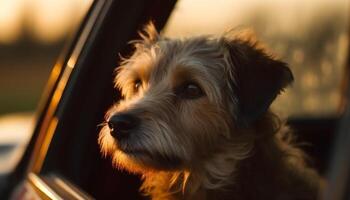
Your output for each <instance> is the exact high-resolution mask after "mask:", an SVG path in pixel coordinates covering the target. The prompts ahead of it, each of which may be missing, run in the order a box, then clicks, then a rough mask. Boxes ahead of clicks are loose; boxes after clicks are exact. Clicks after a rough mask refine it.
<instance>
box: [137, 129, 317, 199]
mask: <svg viewBox="0 0 350 200" xmlns="http://www.w3.org/2000/svg"><path fill="white" fill-rule="evenodd" d="M281 134H282V133H281ZM281 134H276V135H275V137H272V138H269V139H266V138H265V139H264V138H260V139H256V140H255V144H254V149H252V151H251V152H250V156H249V157H246V158H244V159H243V160H240V161H237V160H234V159H231V160H230V159H229V157H227V156H225V155H230V154H229V153H227V152H223V153H222V155H219V154H218V155H217V156H216V157H215V159H212V160H209V161H208V162H207V163H204V164H203V165H202V167H201V168H199V169H193V170H192V171H187V172H185V171H184V172H154V173H150V174H148V175H146V176H145V177H144V178H145V181H144V184H143V189H144V190H145V191H146V192H147V193H149V194H151V196H152V197H157V198H159V199H174V200H175V199H176V200H177V199H193V200H195V199H201V200H205V199H207V200H210V199H222V200H224V199H245V200H250V199H286V200H288V199H298V196H300V197H305V196H307V194H317V190H318V189H319V188H318V186H319V185H318V183H316V182H312V181H309V182H308V181H305V180H319V178H318V177H317V176H318V175H317V173H316V172H315V171H314V170H312V169H310V168H307V167H306V166H305V164H304V159H303V158H304V156H303V155H302V152H301V151H300V150H299V149H297V148H295V147H293V146H292V145H290V144H289V141H288V140H287V141H285V140H284V138H283V137H284V135H281ZM283 134H284V133H283ZM229 151H231V150H229ZM231 152H232V151H231ZM218 158H221V159H218ZM203 166H204V167H203ZM218 177H219V178H218ZM306 177H307V178H306ZM251 185H255V186H259V187H256V188H252V187H251ZM298 186H299V187H298ZM266 191H276V192H274V193H271V192H270V193H267V192H266ZM316 198H317V197H316V196H312V197H310V198H309V199H316ZM153 199H154V198H153Z"/></svg>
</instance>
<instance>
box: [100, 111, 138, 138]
mask: <svg viewBox="0 0 350 200" xmlns="http://www.w3.org/2000/svg"><path fill="white" fill-rule="evenodd" d="M107 123H108V127H109V129H110V133H111V135H112V136H113V137H114V138H115V139H117V140H121V139H123V138H126V137H128V136H129V135H130V133H131V132H132V131H133V130H135V129H136V128H137V127H138V125H139V123H140V120H139V119H138V118H137V117H135V116H133V115H131V114H116V115H113V116H112V117H111V118H110V119H109V120H108V122H107Z"/></svg>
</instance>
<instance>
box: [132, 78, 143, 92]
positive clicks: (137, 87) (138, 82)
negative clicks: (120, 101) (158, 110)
mask: <svg viewBox="0 0 350 200" xmlns="http://www.w3.org/2000/svg"><path fill="white" fill-rule="evenodd" d="M141 86H142V82H141V80H136V81H135V83H134V90H135V91H136V92H137V91H138V90H139V89H140V87H141Z"/></svg>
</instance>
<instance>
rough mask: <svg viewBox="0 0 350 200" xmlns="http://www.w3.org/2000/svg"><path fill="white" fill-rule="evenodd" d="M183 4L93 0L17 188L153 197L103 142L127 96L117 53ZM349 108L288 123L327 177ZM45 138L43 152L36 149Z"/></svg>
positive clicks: (126, 51)
mask: <svg viewBox="0 0 350 200" xmlns="http://www.w3.org/2000/svg"><path fill="white" fill-rule="evenodd" d="M176 6H177V5H176V1H162V0H152V1H147V0H141V1H140V0H120V1H94V2H93V4H92V6H91V8H90V11H89V12H88V14H87V16H86V18H85V20H84V21H83V23H82V25H81V28H80V29H79V30H78V31H77V33H76V35H75V36H74V37H73V38H72V39H71V41H70V44H71V46H67V47H66V49H65V51H64V53H63V54H62V56H61V58H60V60H59V61H58V63H61V64H60V67H59V70H58V71H59V72H60V73H58V75H56V76H55V77H52V79H50V80H52V81H51V84H50V85H49V86H48V89H47V90H46V99H44V101H43V103H42V104H41V107H40V111H39V113H41V114H40V115H39V116H38V124H37V127H36V129H35V131H34V135H33V137H32V140H31V141H30V143H29V145H28V148H27V151H26V152H25V154H24V156H23V159H22V161H21V163H20V164H19V165H18V167H17V169H16V171H15V173H14V175H13V181H12V186H16V184H18V182H19V180H21V179H22V178H23V177H26V176H27V175H28V173H33V174H36V175H37V176H38V177H39V178H40V179H41V180H42V181H44V182H45V183H46V184H47V185H48V186H49V187H50V188H53V190H54V191H55V192H56V193H57V194H58V195H59V196H61V197H62V198H64V199H75V198H76V197H75V196H74V194H73V193H72V192H69V191H68V189H67V187H63V186H62V184H64V185H66V186H68V187H69V188H71V189H73V190H74V191H75V193H77V194H78V195H80V196H82V197H84V198H87V199H90V198H91V199H111V198H114V199H148V197H145V196H144V195H142V194H141V193H140V192H139V186H140V183H141V182H140V178H141V177H139V176H138V175H134V174H130V173H127V172H125V171H120V170H117V169H115V168H113V167H112V165H111V160H110V158H108V157H107V158H104V157H102V156H101V153H100V149H99V146H98V144H97V137H98V133H99V130H100V128H101V127H100V126H99V124H101V122H103V120H104V115H105V111H106V110H107V109H108V108H109V107H110V106H111V105H112V104H113V103H115V102H117V101H118V99H119V98H120V94H119V91H118V90H117V89H115V88H113V79H114V75H115V68H116V67H117V65H118V62H119V61H120V57H118V55H122V56H123V57H128V55H130V54H131V52H132V50H133V49H132V46H131V45H128V41H131V40H134V39H137V38H139V36H138V33H137V32H138V30H140V29H142V27H143V25H144V24H146V23H147V22H148V21H150V20H152V21H153V22H154V23H155V26H156V28H157V29H158V30H164V29H163V28H164V27H167V26H168V24H167V23H170V22H169V21H168V20H170V19H171V20H173V19H172V18H170V19H169V17H171V15H172V11H173V9H174V8H176ZM167 30H169V28H168V27H167ZM167 30H165V31H167ZM347 34H349V32H347ZM169 35H171V34H170V33H169ZM72 63H73V64H72ZM349 63H350V62H349V56H348V55H347V60H346V66H344V69H343V72H341V74H342V77H341V82H342V85H343V86H342V87H341V88H340V89H339V90H338V92H339V94H340V95H341V97H340V98H339V99H340V100H341V101H343V102H345V103H346V102H347V101H348V98H347V96H346V91H347V89H348V86H347V80H348V78H349V70H348V67H349ZM62 88H63V89H62ZM58 91H60V93H59V92H58ZM58 93H59V94H60V95H58ZM57 96H59V97H57ZM57 98H58V100H57ZM287 98H288V97H287ZM55 101H56V102H57V103H56V104H55V103H52V102H55ZM300 101H301V100H300ZM345 110H346V109H344V108H342V107H341V106H339V109H337V110H336V112H333V113H331V114H328V115H314V116H302V115H301V116H296V115H294V116H292V117H289V118H288V119H287V124H288V125H289V126H290V127H291V128H292V130H293V132H294V133H295V135H296V136H297V137H296V138H297V141H298V142H300V146H301V147H302V149H303V150H305V151H306V152H307V154H308V155H309V156H310V164H311V165H312V166H314V167H315V168H316V169H317V170H318V172H319V173H320V174H321V175H323V176H324V177H326V176H327V175H328V174H329V170H330V169H331V167H332V164H330V161H331V160H332V159H331V158H332V155H333V153H334V148H333V147H334V145H335V142H336V140H335V139H336V138H337V136H338V133H339V130H340V128H339V123H340V119H341V118H342V116H344V115H343V114H344V112H345ZM48 113H49V114H48ZM50 113H51V114H50ZM48 115H49V116H48ZM52 121H54V122H55V123H52ZM50 131H51V133H52V134H51V135H50ZM38 141H41V145H39V146H40V147H36V146H38ZM39 143H40V142H39ZM42 144H44V145H42ZM42 149H46V151H45V150H42ZM32 152H34V153H32ZM33 156H35V157H36V158H35V159H33ZM33 160H34V161H33ZM38 163H39V164H38ZM27 166H29V167H27ZM348 187H349V185H348ZM9 191H11V190H9ZM8 195H9V194H8Z"/></svg>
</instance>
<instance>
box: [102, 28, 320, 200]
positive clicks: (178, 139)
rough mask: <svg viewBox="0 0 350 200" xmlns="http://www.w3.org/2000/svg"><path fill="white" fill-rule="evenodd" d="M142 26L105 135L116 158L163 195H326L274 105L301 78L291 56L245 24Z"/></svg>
mask: <svg viewBox="0 0 350 200" xmlns="http://www.w3.org/2000/svg"><path fill="white" fill-rule="evenodd" d="M140 36H141V39H140V40H137V41H133V42H132V43H133V45H134V47H135V51H134V53H133V54H132V56H130V57H129V58H128V59H124V60H123V61H122V63H121V65H120V66H119V67H118V68H117V75H116V78H115V86H116V88H118V89H120V91H121V94H122V99H121V100H120V101H119V102H118V103H116V104H115V105H113V106H112V107H111V108H110V109H109V110H108V111H107V113H106V116H105V118H106V119H105V120H106V124H105V125H104V126H103V127H102V129H101V131H100V134H99V138H98V142H99V144H100V147H101V152H102V154H103V155H104V156H107V155H109V156H110V157H111V159H112V162H113V166H115V167H116V168H118V169H121V170H126V171H128V172H131V173H136V174H141V175H142V179H143V184H142V186H141V188H140V190H141V191H142V192H144V193H145V194H146V195H150V196H151V198H152V199H154V200H160V199H162V200H163V199H169V200H170V199H171V200H178V199H191V200H192V199H201V200H210V199H233V200H237V199H239V200H252V199H254V200H256V199H263V200H267V199H269V200H273V199H278V200H280V199H281V200H289V199H293V200H294V199H298V200H309V199H310V200H311V199H317V197H318V194H319V191H320V185H321V184H320V177H319V175H318V174H317V172H316V171H315V170H314V169H312V168H311V167H309V166H308V165H307V164H306V156H305V154H304V153H303V152H302V150H301V149H300V148H298V147H296V145H295V144H294V142H293V141H294V140H293V135H292V133H291V131H290V130H289V129H288V127H287V126H286V125H285V124H284V122H283V121H282V120H280V119H279V117H278V116H277V115H275V114H274V113H272V112H271V111H270V109H269V107H270V104H271V103H272V102H273V101H274V99H275V98H276V97H277V96H278V95H279V94H280V93H281V92H282V91H283V90H284V89H285V88H286V87H287V86H289V85H290V84H291V83H292V82H293V75H292V72H291V70H290V69H289V67H288V66H287V64H286V63H284V62H282V61H279V60H277V59H276V58H274V57H273V56H271V55H269V54H268V53H266V50H264V49H263V48H262V47H261V46H259V44H258V42H257V41H256V40H253V39H251V38H250V39H249V38H248V39H247V38H244V37H242V34H234V33H231V34H224V35H222V36H219V37H213V36H197V37H191V38H185V39H169V38H166V37H163V36H161V35H160V34H159V33H158V32H157V31H156V29H155V27H154V25H152V24H148V25H147V26H146V27H145V29H144V30H143V32H141V33H140Z"/></svg>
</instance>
